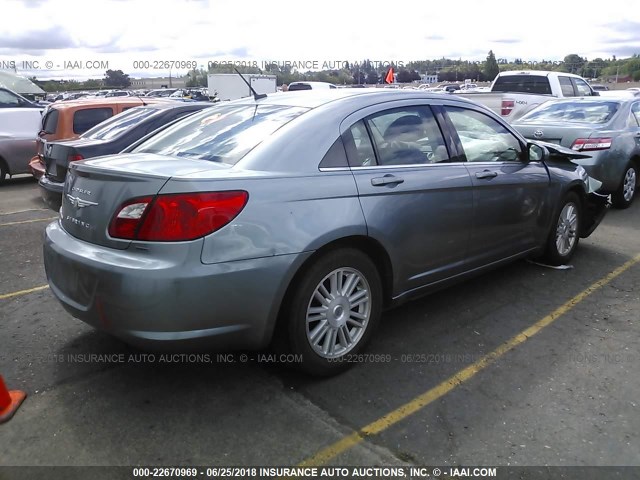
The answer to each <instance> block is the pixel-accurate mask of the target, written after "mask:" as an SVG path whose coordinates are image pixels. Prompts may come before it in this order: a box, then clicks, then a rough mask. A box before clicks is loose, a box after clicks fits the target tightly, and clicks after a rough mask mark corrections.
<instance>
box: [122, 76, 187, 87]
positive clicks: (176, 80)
mask: <svg viewBox="0 0 640 480" xmlns="http://www.w3.org/2000/svg"><path fill="white" fill-rule="evenodd" d="M188 79H189V76H188V75H185V76H184V77H154V78H132V79H131V86H130V87H129V88H133V89H154V88H184V87H186V86H187V80H188Z"/></svg>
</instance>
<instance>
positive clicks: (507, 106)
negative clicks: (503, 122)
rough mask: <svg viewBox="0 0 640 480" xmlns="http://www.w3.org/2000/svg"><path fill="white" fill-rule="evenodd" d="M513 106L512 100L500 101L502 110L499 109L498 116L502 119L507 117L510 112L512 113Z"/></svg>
mask: <svg viewBox="0 0 640 480" xmlns="http://www.w3.org/2000/svg"><path fill="white" fill-rule="evenodd" d="M514 105H515V102H514V101H513V100H502V108H501V109H500V115H502V116H503V117H506V116H507V115H509V114H511V112H512V111H513V107H514Z"/></svg>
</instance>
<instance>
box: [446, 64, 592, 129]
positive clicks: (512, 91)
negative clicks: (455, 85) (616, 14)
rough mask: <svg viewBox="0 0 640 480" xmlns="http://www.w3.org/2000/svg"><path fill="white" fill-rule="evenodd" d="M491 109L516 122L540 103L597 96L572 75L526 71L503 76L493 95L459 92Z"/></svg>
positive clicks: (581, 79)
mask: <svg viewBox="0 0 640 480" xmlns="http://www.w3.org/2000/svg"><path fill="white" fill-rule="evenodd" d="M455 94H456V95H464V96H465V98H468V99H470V100H474V101H476V102H477V103H480V104H482V105H485V106H487V107H489V108H490V109H491V110H493V111H494V112H496V113H497V114H498V115H501V116H502V117H503V118H504V119H505V120H506V121H508V122H513V121H514V120H517V119H518V118H520V117H521V116H522V115H524V114H525V113H527V112H528V111H529V110H532V109H533V108H534V107H537V106H538V105H540V104H541V103H544V102H546V101H547V100H552V99H554V98H565V97H585V96H597V95H598V92H596V91H595V90H593V89H592V88H591V86H590V85H589V84H588V83H587V81H586V80H585V79H584V78H582V77H579V76H578V75H574V74H571V73H564V72H546V71H541V70H525V71H521V72H516V71H514V72H501V73H499V74H498V75H497V76H496V78H495V79H494V81H493V83H492V84H491V91H490V92H477V91H473V90H470V91H467V92H460V91H458V92H456V93H455Z"/></svg>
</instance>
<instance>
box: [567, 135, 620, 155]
mask: <svg viewBox="0 0 640 480" xmlns="http://www.w3.org/2000/svg"><path fill="white" fill-rule="evenodd" d="M612 141H613V139H612V138H578V139H576V141H575V142H573V145H571V150H577V151H579V152H586V151H590V150H607V149H608V148H611V142H612Z"/></svg>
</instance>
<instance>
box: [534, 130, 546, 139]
mask: <svg viewBox="0 0 640 480" xmlns="http://www.w3.org/2000/svg"><path fill="white" fill-rule="evenodd" d="M543 135H544V132H543V131H542V130H536V131H535V132H533V136H534V137H536V138H542V136H543Z"/></svg>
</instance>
